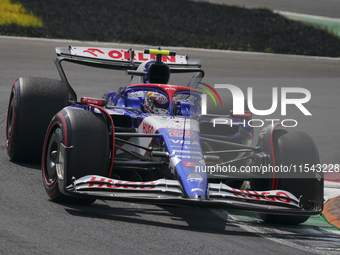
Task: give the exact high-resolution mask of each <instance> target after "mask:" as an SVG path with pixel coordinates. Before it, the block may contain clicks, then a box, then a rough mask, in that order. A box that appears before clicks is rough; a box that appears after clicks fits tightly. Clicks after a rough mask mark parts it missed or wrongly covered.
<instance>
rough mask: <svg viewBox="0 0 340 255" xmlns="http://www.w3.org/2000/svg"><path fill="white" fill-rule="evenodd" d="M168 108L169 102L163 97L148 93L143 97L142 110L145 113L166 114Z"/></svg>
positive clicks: (156, 93)
mask: <svg viewBox="0 0 340 255" xmlns="http://www.w3.org/2000/svg"><path fill="white" fill-rule="evenodd" d="M169 106H170V104H169V100H168V98H167V97H166V96H165V95H163V94H161V93H159V92H153V91H149V92H148V93H147V94H146V96H145V100H144V104H143V110H144V112H145V113H158V114H168V113H169Z"/></svg>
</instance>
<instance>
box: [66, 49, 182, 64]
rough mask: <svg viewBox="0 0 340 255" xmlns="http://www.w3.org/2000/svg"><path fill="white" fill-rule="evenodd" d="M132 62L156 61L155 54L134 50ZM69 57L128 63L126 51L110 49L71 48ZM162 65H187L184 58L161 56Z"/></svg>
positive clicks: (127, 52) (128, 56) (127, 51)
mask: <svg viewBox="0 0 340 255" xmlns="http://www.w3.org/2000/svg"><path fill="white" fill-rule="evenodd" d="M134 52H135V55H134V61H136V62H144V61H149V60H156V58H157V56H156V55H155V54H144V53H143V51H140V50H135V51H134ZM71 55H75V56H82V57H92V58H99V59H105V60H116V61H130V52H129V50H127V49H110V48H87V47H71ZM162 61H163V62H164V63H173V64H187V60H186V56H182V55H176V56H166V55H163V56H162Z"/></svg>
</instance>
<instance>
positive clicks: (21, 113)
mask: <svg viewBox="0 0 340 255" xmlns="http://www.w3.org/2000/svg"><path fill="white" fill-rule="evenodd" d="M56 52H57V58H56V61H55V64H56V66H57V69H58V71H59V74H60V76H61V80H53V79H47V78H19V79H18V80H17V81H16V82H15V83H14V85H13V88H12V90H11V94H10V100H9V107H8V116H7V127H6V148H7V153H8V155H9V158H10V159H11V160H12V161H17V162H40V160H41V165H42V176H43V185H44V187H45V189H46V192H47V194H48V195H49V197H50V198H51V199H52V200H54V201H56V202H61V203H78V204H91V203H93V202H94V201H95V200H96V199H106V200H119V201H126V202H139V203H150V204H165V205H179V206H201V207H212V208H226V209H234V210H248V211H252V212H257V213H259V214H260V215H261V217H262V219H263V220H265V221H267V222H278V223H286V224H298V223H302V222H304V221H306V220H307V219H308V218H309V216H311V215H317V214H320V213H321V211H322V208H323V175H322V173H321V172H320V171H319V170H318V168H317V166H318V164H319V163H320V162H319V155H318V151H317V148H316V146H315V144H314V142H313V140H312V139H311V137H310V136H309V135H307V134H306V133H304V132H301V131H295V130H292V128H289V130H286V129H282V127H280V125H271V126H268V127H265V128H264V129H263V130H262V131H261V132H260V134H259V137H258V143H257V145H256V146H253V145H252V141H253V134H254V131H253V128H252V127H251V126H250V125H248V124H247V123H248V122H247V121H245V120H249V119H250V118H251V112H245V114H244V115H236V114H235V115H234V114H233V112H232V109H228V108H223V112H224V113H225V114H224V115H223V116H222V115H220V114H216V113H214V112H209V109H208V110H207V109H206V108H207V104H206V98H207V97H205V96H204V94H203V92H204V91H207V89H200V86H202V85H205V86H206V88H207V87H208V88H210V89H211V90H212V91H214V92H216V91H215V90H214V88H213V87H211V86H209V85H207V84H204V83H202V78H203V76H204V71H203V70H202V69H201V62H200V60H198V59H193V58H189V57H188V56H182V55H176V53H175V52H172V51H165V50H161V49H158V50H144V51H135V50H132V49H128V50H127V49H109V48H88V47H73V46H69V47H66V48H56ZM64 61H65V62H71V63H76V64H80V65H86V66H90V67H99V68H105V69H110V70H117V71H125V72H126V74H127V75H128V76H130V77H131V81H130V84H129V85H127V86H124V87H121V88H120V89H119V90H118V91H117V92H107V93H105V94H104V96H103V97H102V98H91V97H82V98H80V99H78V97H77V94H76V92H75V91H74V89H73V88H72V87H71V85H70V84H69V82H68V79H67V78H66V75H65V72H64V69H63V67H62V65H61V63H62V62H64ZM181 73H189V75H190V77H191V76H192V78H191V80H190V81H189V83H188V84H187V86H180V85H170V84H168V83H169V79H170V75H171V76H172V75H175V74H181ZM190 73H191V74H190ZM202 91H203V92H202ZM203 99H204V100H203ZM216 120H217V121H221V120H223V123H227V124H224V125H215V124H216ZM41 155H42V156H41ZM305 166H308V167H310V166H313V167H315V169H314V171H305V169H304V167H305ZM308 169H309V170H310V168H308Z"/></svg>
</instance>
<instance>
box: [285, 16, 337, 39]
mask: <svg viewBox="0 0 340 255" xmlns="http://www.w3.org/2000/svg"><path fill="white" fill-rule="evenodd" d="M283 16H285V17H287V18H289V19H292V20H296V21H300V22H303V23H306V24H310V25H313V26H315V27H318V28H321V29H325V30H326V31H328V33H330V34H333V35H335V36H338V37H340V19H331V18H321V17H315V16H311V15H294V14H283Z"/></svg>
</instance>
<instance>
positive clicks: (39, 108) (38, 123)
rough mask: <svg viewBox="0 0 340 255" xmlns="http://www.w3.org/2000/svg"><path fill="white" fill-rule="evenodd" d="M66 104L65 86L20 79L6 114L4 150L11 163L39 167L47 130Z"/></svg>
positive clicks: (56, 83) (42, 79) (60, 83)
mask: <svg viewBox="0 0 340 255" xmlns="http://www.w3.org/2000/svg"><path fill="white" fill-rule="evenodd" d="M68 104H69V100H68V90H67V86H66V85H65V83H63V82H62V81H58V80H52V79H47V78H19V79H18V80H17V81H16V82H15V83H14V85H13V87H12V91H11V95H10V100H9V105H8V112H7V124H6V149H7V154H8V156H9V158H10V160H12V161H16V162H25V163H40V160H41V152H42V147H43V142H44V137H45V133H46V129H47V127H48V124H49V122H50V121H51V119H52V117H53V116H54V115H55V114H56V113H57V112H58V111H60V110H61V109H62V108H64V107H65V106H67V105H68Z"/></svg>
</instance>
